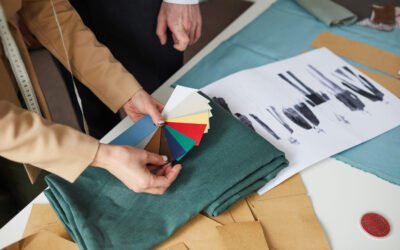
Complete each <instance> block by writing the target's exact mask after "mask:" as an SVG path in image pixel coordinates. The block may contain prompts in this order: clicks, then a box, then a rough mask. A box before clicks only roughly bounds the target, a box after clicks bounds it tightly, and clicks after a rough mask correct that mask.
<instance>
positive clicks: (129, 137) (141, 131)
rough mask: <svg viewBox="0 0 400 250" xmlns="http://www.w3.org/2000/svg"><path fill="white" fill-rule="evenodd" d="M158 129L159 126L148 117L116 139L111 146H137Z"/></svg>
mask: <svg viewBox="0 0 400 250" xmlns="http://www.w3.org/2000/svg"><path fill="white" fill-rule="evenodd" d="M156 129H157V126H156V125H154V123H153V121H152V120H151V118H150V116H148V115H146V116H144V117H143V118H142V119H140V120H139V121H137V122H136V123H135V124H133V125H132V126H131V127H130V128H128V129H127V130H125V132H123V133H122V134H120V135H119V136H118V137H117V138H115V139H114V140H113V141H112V142H111V143H110V144H114V145H127V146H136V145H137V144H139V143H140V142H141V141H143V140H144V139H145V138H146V137H147V136H149V135H150V134H151V133H153V132H154V131H156Z"/></svg>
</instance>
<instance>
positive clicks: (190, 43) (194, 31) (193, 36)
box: [189, 24, 197, 45]
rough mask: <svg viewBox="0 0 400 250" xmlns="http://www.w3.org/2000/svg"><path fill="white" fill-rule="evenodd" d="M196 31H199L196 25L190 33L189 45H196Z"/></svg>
mask: <svg viewBox="0 0 400 250" xmlns="http://www.w3.org/2000/svg"><path fill="white" fill-rule="evenodd" d="M196 29H197V25H196V24H194V25H192V27H191V29H190V31H189V39H190V41H189V45H192V44H194V40H195V38H196Z"/></svg>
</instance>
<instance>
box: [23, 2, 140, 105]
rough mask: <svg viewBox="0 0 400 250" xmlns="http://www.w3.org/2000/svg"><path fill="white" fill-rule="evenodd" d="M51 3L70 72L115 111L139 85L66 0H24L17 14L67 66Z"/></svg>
mask: <svg viewBox="0 0 400 250" xmlns="http://www.w3.org/2000/svg"><path fill="white" fill-rule="evenodd" d="M52 3H53V4H54V5H52ZM52 6H54V11H55V12H56V13H57V16H58V20H59V23H60V26H61V30H62V33H63V38H64V43H65V46H66V50H67V51H68V57H69V61H70V64H71V69H72V72H73V74H74V75H75V76H76V77H77V78H78V79H79V80H80V81H81V82H82V83H83V84H85V85H86V86H87V87H88V88H89V89H90V90H91V91H93V93H94V94H95V95H96V96H97V97H99V98H100V99H101V100H102V101H103V102H104V103H105V104H106V105H107V106H108V107H109V108H110V109H111V110H112V111H114V112H117V111H118V109H120V108H121V107H122V106H123V104H124V103H126V102H127V101H128V100H129V99H130V98H131V97H132V96H133V95H134V94H135V93H136V92H137V91H139V90H140V89H141V88H142V87H141V86H140V84H139V83H138V82H137V80H136V79H135V78H134V77H133V76H132V74H130V73H129V72H128V71H127V70H126V69H125V68H124V67H123V66H122V64H121V63H119V62H118V61H117V60H116V59H115V58H114V57H113V55H112V54H111V52H110V51H109V49H108V48H106V47H105V46H104V45H102V44H101V43H99V42H98V41H97V39H96V37H95V36H94V34H93V33H92V31H91V30H90V29H89V28H88V27H86V26H85V25H84V23H83V21H82V20H81V18H80V17H79V15H78V14H77V12H76V11H75V9H74V8H73V7H72V6H71V4H70V3H69V2H68V0H23V1H22V9H21V10H20V15H21V17H22V19H23V20H24V23H25V24H26V25H27V27H28V28H29V30H30V31H31V32H32V33H33V34H34V35H35V36H36V38H37V39H38V40H39V41H40V42H41V43H42V44H43V46H45V47H46V48H47V49H48V50H49V51H50V52H51V53H52V54H53V55H54V56H55V57H56V58H57V59H58V60H59V61H60V62H61V63H62V64H64V66H65V67H66V68H67V69H68V63H67V56H66V53H65V51H64V47H63V44H62V39H61V35H60V30H59V28H58V26H57V23H56V19H55V15H54V11H53V7H52Z"/></svg>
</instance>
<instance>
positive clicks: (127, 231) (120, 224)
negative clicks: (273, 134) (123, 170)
mask: <svg viewBox="0 0 400 250" xmlns="http://www.w3.org/2000/svg"><path fill="white" fill-rule="evenodd" d="M210 104H211V106H212V108H213V117H212V118H211V120H210V122H211V129H210V130H209V132H208V134H206V135H205V136H204V137H203V139H202V144H201V145H200V147H197V148H195V149H193V150H192V151H191V152H190V153H188V155H187V156H185V158H184V159H183V160H182V161H181V163H182V164H183V169H182V171H181V173H180V175H179V177H178V178H177V180H176V181H175V182H174V183H173V185H172V186H171V187H170V188H169V189H168V191H167V192H166V193H165V194H164V195H163V196H155V195H150V194H144V193H134V192H132V191H130V190H129V189H127V188H126V187H125V186H124V185H123V184H122V183H121V182H119V181H118V180H117V179H115V178H114V177H113V176H111V175H110V174H108V173H107V172H106V171H103V170H101V169H97V168H88V169H87V170H86V171H85V172H84V173H83V174H82V175H81V176H80V177H79V178H78V180H77V181H76V182H75V183H74V184H71V183H69V182H67V181H65V180H63V179H61V178H59V177H57V176H54V175H51V176H48V177H47V179H46V180H47V183H48V185H49V187H50V189H48V190H47V191H46V196H47V198H48V199H49V201H50V203H51V204H52V206H53V207H54V209H55V210H56V212H57V214H58V216H59V217H60V219H61V220H62V222H63V223H64V224H65V226H66V228H67V229H68V231H69V232H70V234H71V236H72V238H73V239H74V240H75V241H76V242H77V243H78V245H79V246H80V247H81V248H82V249H149V248H150V247H152V246H154V245H156V244H158V243H160V242H162V241H164V240H166V239H167V238H168V237H169V236H170V235H171V234H172V233H173V232H174V231H175V230H177V228H179V227H180V226H181V225H183V224H184V223H185V222H186V221H188V220H189V219H190V218H192V217H193V216H195V215H196V214H198V213H199V212H200V211H202V210H205V212H206V213H207V214H209V215H218V214H219V213H221V212H223V211H224V210H226V209H227V208H229V207H230V206H231V205H232V204H234V203H235V202H236V201H238V200H240V199H242V198H244V197H246V196H247V195H249V194H250V193H252V192H254V191H256V190H257V189H258V188H260V187H261V186H262V185H264V184H265V183H266V182H268V181H269V180H271V179H272V178H274V177H275V176H276V174H277V173H278V172H279V171H280V170H281V169H282V168H284V167H286V166H287V160H286V159H285V157H284V154H283V153H282V152H281V151H279V150H277V149H276V148H275V147H273V146H272V145H271V144H269V143H268V142H267V141H266V140H264V139H263V138H262V137H260V136H259V135H257V134H256V133H254V132H253V131H251V130H249V129H248V128H246V127H245V126H244V125H242V124H241V123H240V122H239V121H238V120H236V119H235V118H234V117H232V116H231V115H230V114H229V113H227V112H226V111H225V110H223V109H222V108H221V107H219V106H218V105H217V104H216V103H214V102H211V103H210Z"/></svg>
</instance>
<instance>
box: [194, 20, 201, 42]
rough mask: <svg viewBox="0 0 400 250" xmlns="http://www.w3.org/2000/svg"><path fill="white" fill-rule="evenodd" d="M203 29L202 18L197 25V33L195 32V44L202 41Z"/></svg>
mask: <svg viewBox="0 0 400 250" xmlns="http://www.w3.org/2000/svg"><path fill="white" fill-rule="evenodd" d="M201 29H202V21H201V18H200V20H199V22H198V23H197V25H196V32H195V35H194V42H193V43H196V42H197V41H198V40H199V39H200V37H201Z"/></svg>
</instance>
